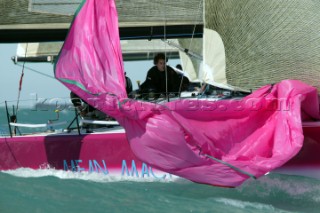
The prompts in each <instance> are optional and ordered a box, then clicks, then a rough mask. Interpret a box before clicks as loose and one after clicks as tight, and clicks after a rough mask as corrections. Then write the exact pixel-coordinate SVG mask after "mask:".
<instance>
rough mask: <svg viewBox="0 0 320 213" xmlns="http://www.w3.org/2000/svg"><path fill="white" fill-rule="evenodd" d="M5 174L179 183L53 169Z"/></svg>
mask: <svg viewBox="0 0 320 213" xmlns="http://www.w3.org/2000/svg"><path fill="white" fill-rule="evenodd" d="M2 172H3V173H7V174H10V175H13V176H16V177H23V178H40V177H47V176H53V177H57V178H60V179H78V180H86V181H93V182H100V183H107V182H121V181H132V182H164V183H165V182H174V181H179V179H180V178H179V177H176V176H173V175H168V174H166V176H165V178H154V177H133V176H125V175H121V174H119V175H110V174H104V173H102V172H100V173H98V172H91V173H90V172H72V171H64V170H56V169H52V168H46V169H37V170H34V169H30V168H19V169H16V170H7V171H2Z"/></svg>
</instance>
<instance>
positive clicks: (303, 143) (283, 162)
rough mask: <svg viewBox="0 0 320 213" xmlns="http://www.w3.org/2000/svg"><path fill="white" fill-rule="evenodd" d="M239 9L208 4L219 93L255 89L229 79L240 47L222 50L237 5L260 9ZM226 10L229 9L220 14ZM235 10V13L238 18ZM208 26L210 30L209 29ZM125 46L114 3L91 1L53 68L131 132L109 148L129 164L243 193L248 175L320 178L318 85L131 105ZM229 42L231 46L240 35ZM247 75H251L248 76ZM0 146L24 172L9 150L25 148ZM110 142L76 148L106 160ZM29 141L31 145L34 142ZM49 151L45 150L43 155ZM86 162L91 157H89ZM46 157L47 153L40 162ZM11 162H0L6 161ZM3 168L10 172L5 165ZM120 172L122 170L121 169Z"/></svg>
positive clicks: (208, 77) (211, 74) (211, 67)
mask: <svg viewBox="0 0 320 213" xmlns="http://www.w3.org/2000/svg"><path fill="white" fill-rule="evenodd" d="M211 3H212V2H211ZM234 4H237V3H235V2H234V1H223V2H222V1H221V2H217V1H215V2H214V4H213V6H212V7H209V6H210V1H205V9H207V8H215V7H218V8H219V11H221V14H220V13H211V14H214V15H221V16H218V17H221V20H220V19H218V18H217V17H216V19H214V20H215V22H214V24H213V25H212V26H213V27H212V28H213V29H211V30H214V31H213V32H212V31H211V32H209V33H208V34H206V31H205V35H204V42H203V43H204V44H207V41H206V35H208V37H207V38H209V41H208V42H210V39H212V38H214V41H215V42H213V44H214V45H218V48H217V49H218V50H217V54H213V55H214V56H217V58H218V59H219V60H218V61H213V62H212V60H211V59H212V58H210V54H208V53H206V52H205V53H204V63H203V64H204V65H203V67H204V68H203V69H202V70H201V72H203V79H204V80H205V81H206V82H207V83H211V84H212V85H214V86H219V87H223V88H228V89H231V90H248V89H255V88H254V86H252V85H250V84H248V82H245V81H244V80H240V79H239V82H240V83H241V82H245V83H243V84H236V83H235V82H237V81H238V80H235V81H232V79H233V78H234V77H233V75H231V76H232V77H231V78H230V75H229V74H228V71H229V70H233V68H232V66H230V64H231V65H234V66H235V65H237V64H238V63H237V61H234V60H231V59H230V58H229V55H228V54H230V53H229V52H228V51H230V49H231V50H232V48H234V47H235V44H233V43H232V42H231V43H230V45H231V46H229V47H228V46H224V45H226V41H225V40H223V39H224V36H223V35H224V34H223V32H224V33H225V35H228V34H229V31H227V30H226V26H227V25H223V26H221V25H219V23H220V21H222V20H224V19H225V17H226V16H225V13H227V12H228V10H229V9H230V8H233V6H235V7H234V8H240V10H242V9H244V8H245V7H243V5H249V6H252V5H254V4H255V3H254V2H251V4H240V3H239V4H237V5H234ZM231 6H232V7H231ZM221 8H224V9H225V11H224V10H220V9H221ZM246 9H248V8H246ZM232 10H233V9H232ZM205 11H206V10H205ZM215 11H216V10H215ZM223 11H224V13H223ZM234 13H235V14H237V13H236V12H235V11H234ZM205 14H206V20H210V18H209V17H207V14H209V13H205ZM231 17H232V16H231ZM208 23H209V22H208ZM215 24H216V25H215ZM219 26H220V27H221V29H219ZM205 27H207V28H210V26H209V24H208V25H205ZM98 29H99V30H98ZM209 30H210V29H209ZM263 32H265V31H263ZM209 34H211V35H209ZM231 35H232V34H231ZM237 35H238V34H237ZM249 37H250V36H249ZM242 39H243V38H242ZM119 40H120V39H119V32H118V20H117V11H116V7H115V4H114V1H99V0H91V1H86V2H84V3H83V4H82V5H81V9H79V10H78V11H77V14H76V16H75V19H74V21H73V24H72V25H71V28H70V31H69V34H68V37H67V39H66V41H65V43H64V45H63V47H62V49H61V52H60V54H59V58H58V60H57V62H56V64H55V76H56V78H57V79H59V80H60V81H61V82H62V83H63V84H65V85H66V86H67V87H68V88H69V89H70V90H72V91H73V92H75V93H76V94H78V95H79V96H80V97H81V98H82V99H84V100H86V101H87V102H88V103H89V104H92V105H93V106H95V107H96V108H98V109H99V110H101V111H103V112H105V113H107V114H109V115H111V116H113V117H114V118H116V119H117V120H118V122H119V123H120V124H121V125H122V126H123V127H124V129H125V133H124V132H123V134H122V136H121V137H118V136H117V137H118V139H119V140H118V141H121V142H119V143H112V145H111V144H110V146H114V147H116V148H114V149H121V148H125V149H126V151H124V152H121V156H123V155H122V154H123V153H127V154H128V156H129V157H131V156H132V158H133V159H136V160H137V161H139V162H144V163H146V164H147V165H149V166H151V167H152V168H156V169H158V170H160V171H163V172H168V173H170V174H174V175H177V176H180V177H183V178H186V179H189V180H191V181H194V182H199V183H204V184H210V185H214V186H223V187H236V186H239V185H241V184H242V183H243V182H244V181H246V180H247V179H249V178H254V179H255V178H258V177H260V176H262V175H265V174H267V173H268V172H270V171H276V170H277V171H278V172H287V173H293V174H299V173H300V174H304V175H312V174H311V173H307V172H306V170H307V169H310V168H311V169H312V171H317V170H316V169H318V168H319V162H320V159H319V157H317V154H316V153H317V152H318V151H319V149H320V147H319V144H320V138H319V136H318V135H317V132H318V131H319V128H320V127H319V122H317V120H319V101H318V92H317V89H316V88H315V87H312V86H308V85H307V84H305V83H303V82H301V81H298V80H282V79H281V80H282V81H280V82H279V81H278V82H279V83H275V82H273V81H272V84H271V83H270V80H267V79H264V81H263V83H265V84H269V83H270V84H269V85H266V86H263V87H261V88H259V89H257V90H256V91H254V92H253V93H252V94H251V95H249V96H247V97H245V98H243V99H230V100H219V101H217V100H203V99H198V100H194V99H191V100H185V99H184V100H176V101H171V102H164V103H161V104H156V103H149V102H142V101H137V100H132V99H128V98H127V97H126V94H125V90H124V74H123V73H124V72H123V64H122V63H123V62H122V54H121V49H120V42H119ZM230 40H231V41H233V39H232V38H231V39H230ZM234 40H236V39H234ZM206 46H207V45H204V48H203V49H204V50H206V51H208V50H207V48H206ZM208 46H209V45H208ZM214 51H216V49H214ZM221 51H226V54H224V52H223V53H222V54H221ZM249 52H250V51H249ZM250 54H252V53H250ZM244 61H245V60H244ZM245 62H246V61H245ZM245 65H246V63H245V64H244V65H242V64H240V65H239V66H238V67H237V69H236V71H238V72H239V73H241V72H240V71H242V70H243V69H241V67H244V66H245ZM246 70H247V68H246V69H244V71H243V72H244V73H245V71H246ZM236 71H235V72H236ZM241 74H243V73H241ZM280 78H283V77H280ZM237 79H238V78H237ZM249 81H250V82H251V80H249ZM253 83H254V82H253ZM259 83H261V82H259V81H258V84H259ZM273 83H275V84H273ZM308 83H309V82H308ZM255 86H257V84H256V85H255ZM258 86H262V85H258ZM316 86H317V85H316ZM318 88H319V87H318ZM302 121H305V122H304V123H302ZM307 121H308V122H307ZM303 125H304V126H303ZM243 127H245V128H243ZM91 137H96V138H95V139H98V138H99V140H104V139H106V138H107V137H109V139H110V135H104V134H102V135H99V136H97V135H86V136H84V137H83V140H85V139H87V138H88V139H89V138H91ZM44 138H45V139H47V140H48V139H49V137H44ZM64 138H66V140H65V142H66V141H68V137H64ZM91 139H92V138H91ZM10 140H11V141H10ZM31 140H32V141H33V140H34V138H33V139H31ZM0 142H1V147H3V148H2V149H1V150H5V149H7V150H5V151H3V152H2V153H8V155H7V156H10V155H9V154H11V160H10V163H12V164H13V163H15V164H14V166H12V165H11V167H12V168H13V167H15V168H17V167H21V166H23V165H19V164H18V163H19V162H22V161H21V159H18V160H16V161H15V159H17V157H16V156H17V155H16V154H15V153H16V151H17V150H14V151H10V150H12V147H14V146H19V148H21V147H20V146H21V145H20V144H21V143H18V142H19V141H17V138H13V139H10V138H5V139H4V140H3V141H0ZM34 143H36V142H34ZM57 143H58V142H57V141H51V146H57ZM106 143H107V142H106V141H100V143H99V145H97V143H96V144H95V145H93V144H92V143H91V144H90V143H83V141H82V140H81V139H79V141H76V142H75V144H81V146H79V145H78V146H79V147H78V148H79V149H78V150H79V152H78V153H80V154H79V155H78V156H80V157H85V159H90V157H92V155H91V154H92V152H85V151H86V150H90V149H92V148H95V150H92V151H97V152H98V153H99V155H100V156H106V155H107V154H106V152H107V151H108V150H110V149H108V147H106V146H107V145H106ZM8 144H9V145H8ZM24 144H26V145H25V146H29V147H30V144H32V142H31V141H30V143H29V142H28V144H27V143H24ZM39 144H40V145H39V146H42V145H43V144H45V145H47V144H48V145H49V144H50V142H49V143H45V141H42V142H40V143H39ZM61 144H62V143H60V145H61ZM68 144H70V138H69V143H68V142H66V143H63V145H67V146H68ZM10 145H12V146H10ZM63 145H61V146H63ZM19 148H17V149H19ZM71 148H73V147H71ZM29 150H30V149H29ZM70 150H72V149H69V151H70ZM112 150H113V149H112ZM19 151H20V156H21V157H22V156H25V155H24V153H22V152H23V151H24V150H22V149H19ZM43 151H44V150H40V152H41V153H43ZM73 151H74V150H73ZM24 152H25V151H24ZM40 152H39V153H40ZM46 153H50V154H51V157H52V156H57V152H54V150H51V149H50V150H48V152H46ZM73 153H74V152H73ZM113 154H114V153H113ZM59 155H60V157H61V156H67V155H65V154H59ZM87 155H91V156H89V158H88V156H87ZM18 156H19V155H18ZM44 159H46V156H44V157H42V159H41V160H44ZM78 159H79V158H78ZM113 159H115V158H113ZM4 160H5V159H4ZM4 160H1V162H5V161H4ZM38 160H39V159H38ZM56 160H57V159H55V161H56ZM61 161H62V160H61ZM7 162H9V161H7ZM23 162H26V161H23ZM77 162H78V161H77ZM81 162H82V160H81ZM122 162H123V161H122ZM144 163H142V166H141V168H142V169H143V174H146V172H147V170H146V168H147V167H146V166H144V165H145V164H144ZM36 164H37V163H35V165H36ZM4 165H5V164H4ZM60 165H61V164H60ZM92 165H93V164H92V162H91V167H90V163H89V164H88V166H87V167H85V166H81V165H80V170H89V169H90V168H91V169H92V168H93V166H92ZM107 165H108V163H107ZM114 165H116V164H114ZM1 166H2V169H4V168H3V165H1ZM74 166H75V165H74ZM75 167H77V166H75ZM78 167H79V166H78ZM115 167H116V168H117V169H119V168H121V167H119V164H118V165H117V166H115ZM8 168H10V166H8V167H7V169H8ZM318 177H319V176H318Z"/></svg>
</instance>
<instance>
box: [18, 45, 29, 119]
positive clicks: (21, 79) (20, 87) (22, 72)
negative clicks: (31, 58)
mask: <svg viewBox="0 0 320 213" xmlns="http://www.w3.org/2000/svg"><path fill="white" fill-rule="evenodd" d="M27 52H28V43H27V45H26V52H25V55H24V57H25V58H26V57H27ZM25 63H26V62H23V65H22V71H21V76H20V81H19V91H18V99H17V110H16V117H17V115H18V110H19V102H20V94H21V89H22V81H23V76H24V65H25Z"/></svg>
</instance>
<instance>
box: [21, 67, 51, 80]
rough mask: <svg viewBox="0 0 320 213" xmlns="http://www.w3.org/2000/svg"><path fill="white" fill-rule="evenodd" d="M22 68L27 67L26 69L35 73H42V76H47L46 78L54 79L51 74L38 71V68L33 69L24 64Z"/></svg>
mask: <svg viewBox="0 0 320 213" xmlns="http://www.w3.org/2000/svg"><path fill="white" fill-rule="evenodd" d="M16 65H17V66H20V67H22V65H20V64H16ZM24 68H25V69H27V70H30V71H33V72H35V73H38V74H40V75H43V76H45V77H48V78H51V79H56V78H55V77H53V76H51V75H48V74H45V73H42V72H40V71H38V70H35V69H32V68H30V67H27V66H24Z"/></svg>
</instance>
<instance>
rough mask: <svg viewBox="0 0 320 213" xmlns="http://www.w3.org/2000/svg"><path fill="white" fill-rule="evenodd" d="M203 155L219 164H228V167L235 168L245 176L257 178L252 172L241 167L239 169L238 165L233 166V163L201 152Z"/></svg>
mask: <svg viewBox="0 0 320 213" xmlns="http://www.w3.org/2000/svg"><path fill="white" fill-rule="evenodd" d="M203 156H205V157H207V158H210V159H211V160H213V161H216V162H218V163H221V164H223V165H225V166H228V167H230V168H231V169H233V170H235V171H237V172H239V173H242V174H244V175H247V176H249V177H251V178H253V179H257V177H256V176H254V175H253V174H250V173H249V172H246V171H244V170H242V169H240V168H238V167H236V166H233V165H231V164H230V163H227V162H225V161H222V160H219V159H217V158H215V157H212V156H211V155H207V154H203Z"/></svg>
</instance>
